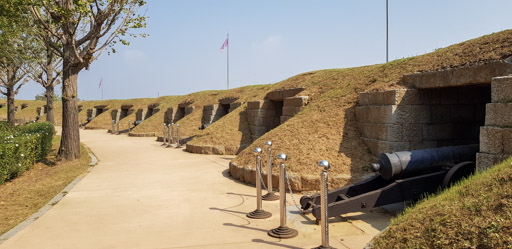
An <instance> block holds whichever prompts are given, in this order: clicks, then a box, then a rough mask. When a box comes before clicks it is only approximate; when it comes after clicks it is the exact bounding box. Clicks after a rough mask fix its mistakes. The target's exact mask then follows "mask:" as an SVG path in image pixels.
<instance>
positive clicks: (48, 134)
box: [0, 122, 54, 184]
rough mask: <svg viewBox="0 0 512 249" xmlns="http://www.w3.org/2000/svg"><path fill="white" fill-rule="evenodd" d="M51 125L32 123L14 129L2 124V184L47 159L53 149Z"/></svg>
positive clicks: (0, 170)
mask: <svg viewBox="0 0 512 249" xmlns="http://www.w3.org/2000/svg"><path fill="white" fill-rule="evenodd" d="M53 135H54V128H53V125H52V124H51V123H46V122H45V123H31V124H27V125H23V126H18V127H12V126H10V125H8V124H6V122H0V184H2V183H4V182H5V181H6V180H10V179H13V178H15V177H16V176H18V175H20V174H21V173H23V172H24V171H25V170H27V169H29V168H30V166H31V165H32V164H33V163H34V162H37V161H40V160H42V159H43V158H45V157H46V156H47V155H48V153H49V152H50V150H51V148H52V138H53Z"/></svg>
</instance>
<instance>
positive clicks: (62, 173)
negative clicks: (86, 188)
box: [0, 136, 91, 234]
mask: <svg viewBox="0 0 512 249" xmlns="http://www.w3.org/2000/svg"><path fill="white" fill-rule="evenodd" d="M59 143H60V136H55V137H54V138H53V147H52V151H51V152H50V154H49V155H48V156H47V157H46V159H45V160H43V161H42V162H39V163H36V164H34V165H33V166H32V168H31V169H30V170H28V171H26V172H24V173H23V174H22V175H21V176H18V177H17V178H15V179H13V180H12V181H8V182H5V183H4V184H3V185H0V210H1V211H0V234H3V233H5V232H7V231H9V230H10V229H11V228H13V227H15V226H16V225H18V224H19V223H21V222H22V221H24V220H25V219H27V218H28V217H30V216H31V215H32V214H33V213H35V212H37V211H38V210H39V209H40V208H42V207H43V206H44V205H45V204H46V203H48V202H49V201H50V200H51V199H52V198H53V197H54V196H55V195H57V194H58V193H59V192H61V191H62V190H63V189H64V188H65V187H66V186H67V185H68V184H69V183H70V182H72V181H73V180H74V179H75V178H77V177H78V176H80V175H82V174H85V173H86V172H87V170H88V168H89V167H90V166H89V163H90V161H91V159H90V157H89V155H88V153H87V149H86V148H85V147H84V146H83V145H82V146H81V147H80V151H81V155H80V159H79V160H76V161H73V162H60V161H57V160H56V155H57V150H58V148H59Z"/></svg>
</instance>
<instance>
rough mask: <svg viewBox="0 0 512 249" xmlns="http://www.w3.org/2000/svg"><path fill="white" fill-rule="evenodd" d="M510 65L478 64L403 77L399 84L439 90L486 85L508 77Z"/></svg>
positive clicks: (498, 63) (501, 63)
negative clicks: (494, 78)
mask: <svg viewBox="0 0 512 249" xmlns="http://www.w3.org/2000/svg"><path fill="white" fill-rule="evenodd" d="M510 73H512V65H510V64H509V63H506V62H503V61H495V62H490V63H479V64H473V65H471V66H464V67H458V68H450V69H444V70H439V71H435V72H426V73H413V74H408V75H404V76H403V77H402V80H401V82H400V84H401V85H405V86H407V87H410V88H418V89H422V88H441V87H450V86H464V85H476V84H482V83H488V82H490V81H491V79H492V77H496V76H502V75H509V74H510Z"/></svg>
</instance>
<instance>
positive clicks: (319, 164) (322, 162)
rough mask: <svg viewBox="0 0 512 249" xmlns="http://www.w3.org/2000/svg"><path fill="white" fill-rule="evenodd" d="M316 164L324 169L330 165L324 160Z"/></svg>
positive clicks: (327, 168)
mask: <svg viewBox="0 0 512 249" xmlns="http://www.w3.org/2000/svg"><path fill="white" fill-rule="evenodd" d="M318 166H320V167H323V168H324V169H325V170H329V169H330V168H331V165H330V164H329V162H328V161H326V160H322V161H320V162H318Z"/></svg>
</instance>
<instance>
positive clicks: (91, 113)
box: [87, 108, 96, 121]
mask: <svg viewBox="0 0 512 249" xmlns="http://www.w3.org/2000/svg"><path fill="white" fill-rule="evenodd" d="M95 117H96V108H94V109H87V121H90V120H92V119H94V118H95Z"/></svg>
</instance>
